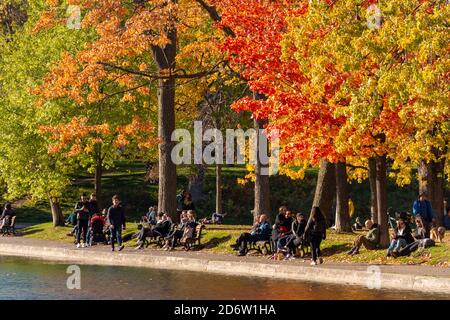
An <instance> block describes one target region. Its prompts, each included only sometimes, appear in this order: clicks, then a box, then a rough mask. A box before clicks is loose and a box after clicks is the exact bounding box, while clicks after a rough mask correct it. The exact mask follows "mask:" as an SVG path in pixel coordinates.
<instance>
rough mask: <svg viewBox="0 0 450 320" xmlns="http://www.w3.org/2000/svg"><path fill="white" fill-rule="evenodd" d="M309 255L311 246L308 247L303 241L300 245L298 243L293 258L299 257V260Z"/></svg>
mask: <svg viewBox="0 0 450 320" xmlns="http://www.w3.org/2000/svg"><path fill="white" fill-rule="evenodd" d="M310 253H311V246H310V245H309V243H308V242H307V241H303V242H302V243H300V244H299V245H298V246H297V248H296V252H295V254H294V255H295V256H297V257H300V258H304V257H305V256H306V255H307V254H310Z"/></svg>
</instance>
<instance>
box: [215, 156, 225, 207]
mask: <svg viewBox="0 0 450 320" xmlns="http://www.w3.org/2000/svg"><path fill="white" fill-rule="evenodd" d="M222 211H223V210H222V165H221V164H216V212H217V213H219V214H222V213H223V212H222Z"/></svg>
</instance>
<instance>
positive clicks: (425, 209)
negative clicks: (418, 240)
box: [413, 192, 435, 238]
mask: <svg viewBox="0 0 450 320" xmlns="http://www.w3.org/2000/svg"><path fill="white" fill-rule="evenodd" d="M413 215H414V217H416V218H417V216H420V217H421V218H422V222H423V225H424V227H425V230H426V237H427V238H429V237H430V230H431V227H432V224H433V223H434V222H435V219H434V214H433V208H432V207H431V202H430V201H429V200H428V199H427V194H426V193H425V192H422V193H421V194H420V196H419V199H417V200H416V201H414V204H413Z"/></svg>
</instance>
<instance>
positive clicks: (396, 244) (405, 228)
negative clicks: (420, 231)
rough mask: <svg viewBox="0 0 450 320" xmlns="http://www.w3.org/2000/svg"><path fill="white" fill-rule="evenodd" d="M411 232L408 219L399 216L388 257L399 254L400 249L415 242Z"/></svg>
mask: <svg viewBox="0 0 450 320" xmlns="http://www.w3.org/2000/svg"><path fill="white" fill-rule="evenodd" d="M411 232H412V231H411V228H410V226H409V225H408V224H407V223H406V221H405V220H404V219H401V218H399V219H398V220H397V228H395V229H394V233H392V234H391V244H390V245H389V248H388V250H387V254H386V255H387V257H391V256H392V255H393V254H394V255H396V254H398V252H399V251H400V249H402V248H404V247H406V246H407V245H408V244H411V243H413V242H414V238H413V236H412V234H411Z"/></svg>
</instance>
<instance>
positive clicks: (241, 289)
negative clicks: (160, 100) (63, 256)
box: [0, 257, 448, 300]
mask: <svg viewBox="0 0 450 320" xmlns="http://www.w3.org/2000/svg"><path fill="white" fill-rule="evenodd" d="M67 266H68V265H67V264H57V263H51V262H44V261H37V260H28V259H18V258H9V257H0V284H1V285H0V299H121V300H123V299H164V300H170V299H181V300H184V299H200V300H203V299H211V300H214V299H226V300H232V299H236V300H242V299H258V300H259V299H268V300H289V299H295V300H303V299H326V300H329V299H435V298H438V299H439V298H441V299H442V298H447V299H448V297H446V296H442V295H424V294H421V293H417V292H406V293H405V292H395V291H393V290H382V291H375V290H369V289H366V288H359V287H353V286H336V285H325V284H317V283H309V282H300V281H286V280H274V279H263V278H250V277H233V276H224V275H212V274H205V273H200V272H187V271H166V270H153V269H145V268H126V267H105V266H81V290H69V289H67V286H66V281H67V278H68V276H69V275H68V274H66V270H67Z"/></svg>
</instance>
